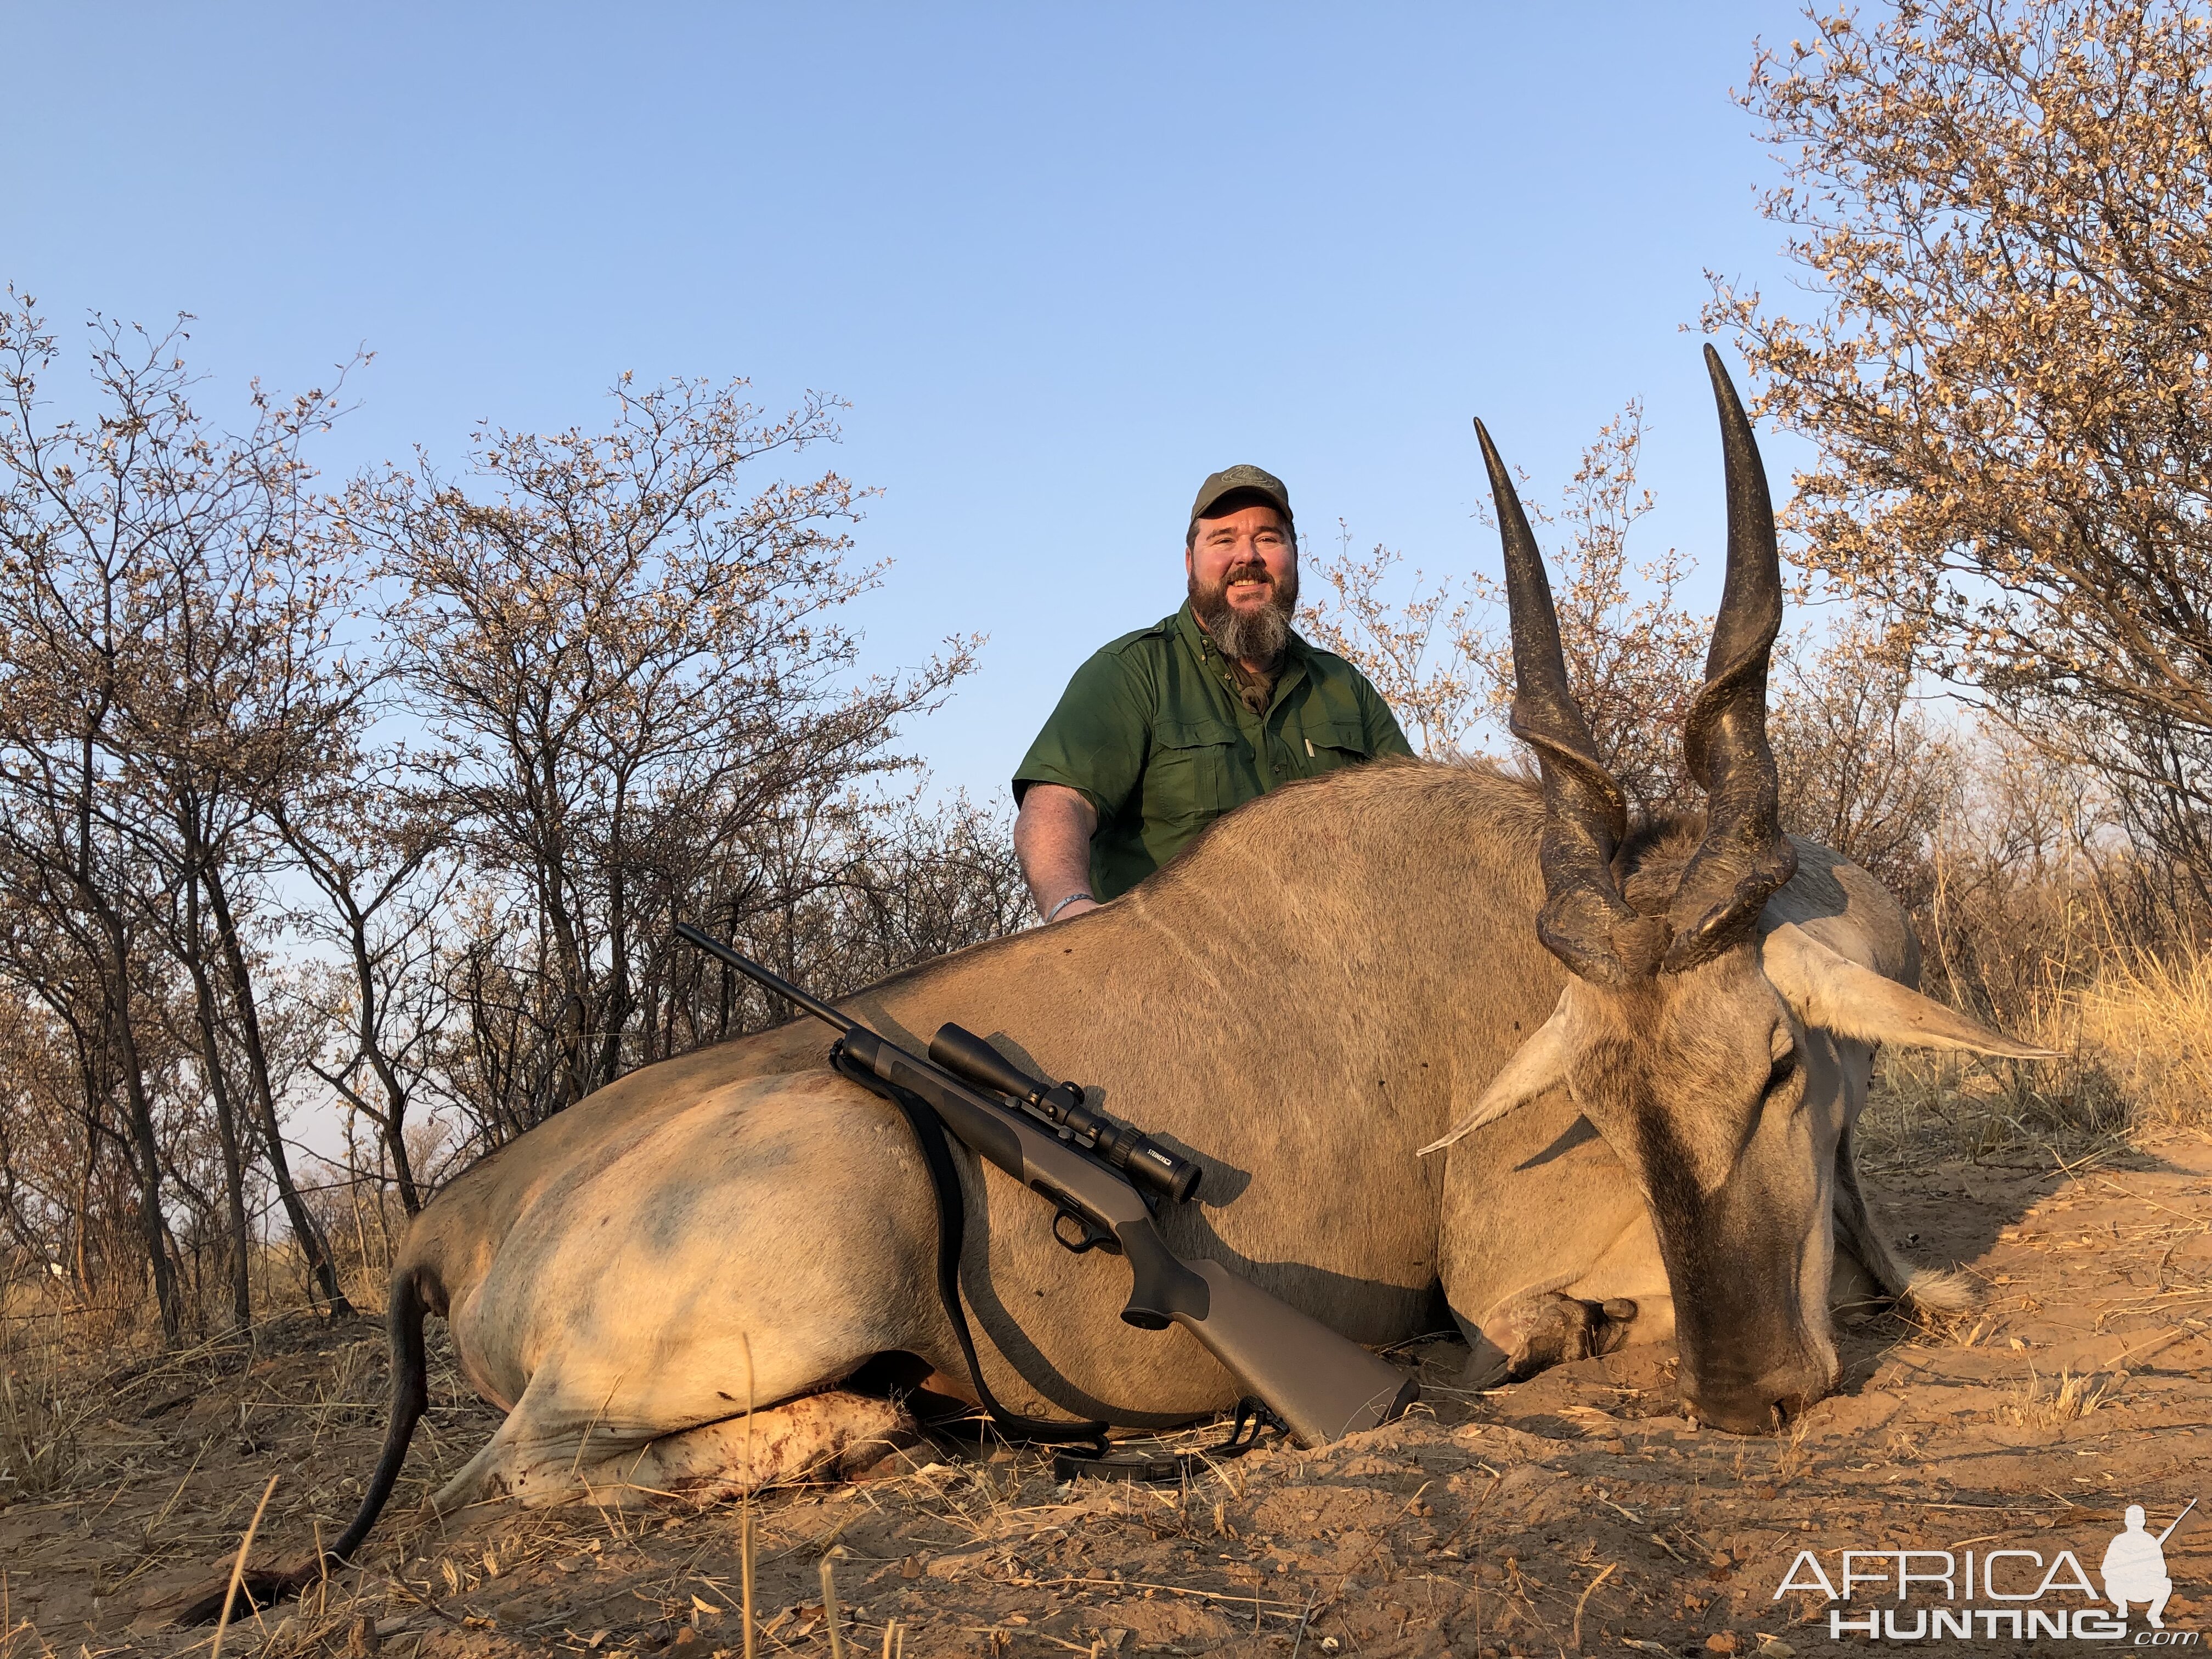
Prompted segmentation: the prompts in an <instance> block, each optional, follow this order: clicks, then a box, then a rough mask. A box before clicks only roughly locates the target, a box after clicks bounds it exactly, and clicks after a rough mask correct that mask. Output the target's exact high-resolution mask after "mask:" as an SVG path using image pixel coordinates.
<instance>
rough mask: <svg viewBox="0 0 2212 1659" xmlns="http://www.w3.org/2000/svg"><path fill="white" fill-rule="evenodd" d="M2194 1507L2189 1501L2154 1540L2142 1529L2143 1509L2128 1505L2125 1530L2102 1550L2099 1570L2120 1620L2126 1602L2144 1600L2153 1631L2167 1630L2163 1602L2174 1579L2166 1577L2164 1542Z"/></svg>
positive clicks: (2170, 1593) (2107, 1597)
mask: <svg viewBox="0 0 2212 1659" xmlns="http://www.w3.org/2000/svg"><path fill="white" fill-rule="evenodd" d="M2196 1507H2197V1500H2196V1499H2195V1498H2191V1499H2190V1500H2189V1504H2188V1506H2187V1508H2185V1509H2184V1510H2182V1511H2181V1514H2180V1515H2177V1516H2174V1517H2173V1519H2172V1521H2171V1522H2167V1524H2166V1530H2165V1531H2164V1532H2162V1533H2160V1534H2159V1535H2158V1536H2157V1537H2155V1538H2154V1537H2152V1536H2151V1535H2150V1534H2148V1533H2147V1532H2145V1531H2144V1530H2143V1507H2142V1504H2129V1505H2128V1513H2127V1527H2128V1529H2127V1530H2126V1531H2125V1532H2124V1533H2122V1534H2120V1535H2119V1536H2118V1537H2117V1538H2115V1539H2113V1540H2112V1542H2111V1543H2110V1544H2108V1545H2106V1547H2105V1561H2104V1565H2103V1567H2102V1569H2101V1571H2102V1572H2103V1574H2104V1579H2105V1599H2106V1601H2110V1602H2111V1603H2112V1605H2113V1606H2114V1607H2117V1608H2118V1609H2119V1613H2120V1617H2121V1618H2123V1619H2124V1618H2126V1617H2127V1616H2128V1603H2129V1602H2130V1601H2143V1602H2147V1603H2148V1604H2149V1605H2148V1607H2147V1608H2146V1609H2145V1611H2146V1613H2148V1617H2149V1619H2150V1627H2151V1628H2152V1629H2153V1630H2164V1629H2165V1628H2166V1619H2165V1613H2166V1598H2167V1597H2168V1596H2170V1595H2172V1594H2173V1580H2172V1579H2171V1578H2169V1577H2166V1540H2167V1539H2169V1538H2171V1537H2172V1536H2173V1529H2174V1528H2176V1527H2178V1526H2179V1525H2180V1524H2181V1522H2182V1516H2185V1515H2187V1514H2188V1513H2189V1511H2190V1510H2193V1509H2195V1508H2196Z"/></svg>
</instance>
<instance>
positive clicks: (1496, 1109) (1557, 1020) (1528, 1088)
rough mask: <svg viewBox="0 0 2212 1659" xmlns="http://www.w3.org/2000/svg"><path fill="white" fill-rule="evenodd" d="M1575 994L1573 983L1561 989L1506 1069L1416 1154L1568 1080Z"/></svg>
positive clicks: (1418, 1155)
mask: <svg viewBox="0 0 2212 1659" xmlns="http://www.w3.org/2000/svg"><path fill="white" fill-rule="evenodd" d="M1572 994H1573V987H1568V989H1567V990H1565V991H1563V992H1561V993H1560V994H1559V1006H1558V1007H1556V1008H1554V1009H1553V1010H1552V1017H1551V1018H1549V1019H1547V1020H1546V1021H1545V1022H1544V1023H1543V1024H1541V1025H1539V1026H1538V1027H1537V1028H1536V1030H1535V1031H1534V1034H1533V1035H1532V1036H1530V1037H1529V1039H1528V1041H1527V1042H1524V1043H1522V1045H1521V1046H1520V1048H1518V1049H1516V1050H1515V1052H1514V1055H1513V1058H1512V1059H1510V1060H1507V1061H1506V1062H1505V1069H1504V1071H1502V1072H1500V1073H1498V1075H1497V1076H1496V1077H1494V1078H1492V1079H1491V1080H1490V1086H1489V1087H1488V1088H1487V1089H1485V1090H1484V1091H1482V1098H1481V1099H1480V1100H1478V1101H1476V1102H1475V1103H1474V1106H1473V1107H1472V1108H1471V1109H1469V1110H1468V1113H1467V1115H1465V1116H1463V1117H1462V1118H1461V1119H1460V1121H1458V1122H1456V1123H1455V1124H1453V1125H1452V1127H1450V1128H1449V1129H1448V1130H1447V1131H1445V1133H1444V1135H1443V1139H1440V1140H1432V1141H1431V1142H1430V1143H1429V1144H1428V1145H1427V1146H1424V1147H1422V1148H1421V1150H1420V1151H1419V1152H1416V1153H1415V1154H1414V1155H1413V1156H1414V1157H1416V1158H1426V1157H1427V1156H1428V1155H1429V1154H1430V1153H1431V1152H1441V1151H1443V1148H1445V1147H1447V1146H1450V1145H1451V1144H1452V1142H1454V1141H1455V1140H1457V1139H1459V1138H1460V1137H1461V1136H1462V1135H1469V1134H1473V1133H1474V1132H1475V1131H1476V1130H1477V1129H1480V1127H1482V1126H1483V1125H1484V1124H1486V1123H1490V1122H1494V1121H1496V1120H1498V1118H1501V1117H1504V1115H1506V1113H1508V1112H1510V1111H1511V1110H1512V1109H1514V1108H1515V1107H1516V1106H1521V1105H1525V1104H1527V1103H1528V1102H1529V1101H1532V1100H1534V1099H1535V1097H1537V1096H1538V1095H1541V1094H1542V1093H1543V1092H1544V1091H1546V1090H1547V1089H1551V1088H1554V1087H1556V1086H1557V1085H1559V1084H1562V1083H1565V1081H1566V1080H1567V1058H1568V1055H1569V1054H1571V1051H1572V1045H1571V1043H1570V1042H1568V1040H1567V999H1568V997H1569V996H1571V995H1572Z"/></svg>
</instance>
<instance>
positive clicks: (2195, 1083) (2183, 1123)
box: [1863, 945, 2212, 1158]
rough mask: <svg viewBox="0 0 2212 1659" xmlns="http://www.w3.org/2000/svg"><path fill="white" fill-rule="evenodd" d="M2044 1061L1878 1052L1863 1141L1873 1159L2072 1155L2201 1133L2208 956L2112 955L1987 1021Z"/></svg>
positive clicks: (2208, 1027) (2208, 1061)
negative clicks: (2055, 1055)
mask: <svg viewBox="0 0 2212 1659" xmlns="http://www.w3.org/2000/svg"><path fill="white" fill-rule="evenodd" d="M1998 1023H1999V1024H2002V1027H2003V1029H2004V1030H2005V1031H2006V1032H2007V1033H2008V1035H2010V1036H2016V1037H2021V1038H2023V1039H2025V1040H2026V1041H2027V1042H2034V1043H2037V1044H2039V1045H2040V1046H2042V1047H2044V1048H2055V1049H2057V1050H2058V1051H2059V1052H2060V1053H2061V1054H2063V1055H2064V1056H2065V1058H2064V1059H2063V1060H2040V1061H2013V1060H1982V1059H1978V1058H1976V1057H1975V1056H1972V1055H1969V1054H1942V1053H1937V1052H1934V1051H1929V1050H1904V1049H1885V1050H1884V1051H1883V1053H1882V1054H1881V1058H1880V1060H1879V1061H1878V1063H1877V1065H1876V1067H1875V1085H1876V1086H1875V1095H1874V1098H1873V1101H1872V1103H1871V1104H1870V1105H1869V1110H1868V1112H1867V1115H1866V1118H1865V1120H1864V1129H1863V1139H1864V1142H1865V1144H1866V1146H1867V1147H1868V1149H1869V1151H1870V1152H1874V1153H1875V1155H1876V1156H1877V1157H1881V1156H1883V1155H1889V1156H1899V1155H1905V1154H1909V1153H1911V1152H1920V1151H1925V1150H1927V1149H1929V1147H1931V1146H1936V1147H1941V1148H1942V1149H1944V1150H1946V1151H1950V1152H1962V1153H1964V1154H1966V1156H1968V1157H1976V1158H1978V1157H1985V1156H1988V1155H1989V1154H1991V1153H1994V1152H2002V1151H2005V1150H2008V1149H2010V1148H2015V1147H2023V1146H2065V1147H2069V1148H2077V1149H2078V1148H2080V1147H2082V1146H2090V1145H2094V1144H2097V1143H2100V1142H2106V1143H2111V1142H2116V1141H2118V1140H2121V1139H2124V1138H2125V1137H2126V1136H2128V1135H2129V1134H2130V1133H2135V1132H2138V1131H2142V1130H2146V1129H2159V1128H2167V1127H2193V1126H2200V1125H2204V1124H2207V1123H2212V951H2208V950H2203V949H2198V948H2193V947H2184V948H2181V949H2179V950H2176V951H2171V952H2167V953H2154V952H2151V951H2144V950H2141V949H2138V948H2136V947H2134V946H2127V945H2113V946H2110V947H2107V948H2106V949H2105V950H2103V951H2100V952H2099V953H2098V954H2097V956H2096V958H2095V960H2094V963H2093V971H2092V972H2090V973H2089V974H2087V975H2085V976H2084V977H2083V978H2082V980H2081V982H2079V983H2077V984H2075V985H2071V986H2066V987H2060V986H2057V985H2052V986H2049V987H2045V988H2044V989H2042V990H2040V991H2039V992H2037V993H2036V994H2033V995H2032V996H2030V997H2027V998H2026V999H2024V1000H2022V1002H2021V1004H2020V1005H2019V1006H2016V1007H2015V1009H2013V1010H2012V1011H2010V1012H2008V1013H2007V1014H2005V1015H2003V1016H2001V1017H2000V1019H1999V1022H1998Z"/></svg>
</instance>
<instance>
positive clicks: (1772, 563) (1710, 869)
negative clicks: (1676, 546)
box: [1660, 345, 1797, 973]
mask: <svg viewBox="0 0 2212 1659" xmlns="http://www.w3.org/2000/svg"><path fill="white" fill-rule="evenodd" d="M1705 371H1706V373H1707V374H1711V376H1712V382H1713V398H1714V401H1715V402H1716V403H1717V404H1718V405H1719V407H1720V421H1721V453H1722V456H1723V459H1724V461H1725V464H1726V468H1727V482H1728V576H1727V580H1725V582H1724V583H1723V586H1722V589H1721V605H1720V611H1719V614H1718V615H1717V616H1716V617H1714V618H1713V642H1712V647H1711V650H1710V651H1709V652H1708V653H1706V657H1705V685H1704V687H1703V688H1702V689H1701V690H1699V693H1698V695H1697V698H1696V700H1695V701H1694V702H1692V703H1691V705H1690V712H1689V714H1687V715H1686V717H1685V718H1684V720H1683V722H1682V750H1683V758H1684V760H1685V761H1686V762H1687V763H1688V765H1689V770H1690V775H1691V776H1692V778H1694V779H1696V780H1697V781H1698V785H1699V787H1700V788H1702V789H1704V790H1705V798H1706V817H1705V839H1704V840H1703V841H1702V842H1699V846H1698V850H1697V852H1696V854H1693V855H1692V858H1691V860H1690V862H1689V865H1688V866H1687V867H1686V868H1685V869H1684V871H1683V872H1682V878H1681V881H1680V883H1679V884H1677V886H1676V887H1675V890H1674V902H1672V903H1671V904H1670V905H1669V906H1668V922H1669V924H1670V925H1671V927H1673V930H1674V938H1673V939H1672V940H1671V941H1670V942H1669V944H1668V946H1667V953H1666V956H1665V957H1664V958H1663V959H1662V962H1661V964H1660V965H1661V967H1662V969H1664V970H1665V971H1667V972H1669V973H1674V972H1679V971H1680V970H1681V969H1685V968H1692V967H1694V966H1696V965H1697V964H1698V963H1701V962H1705V961H1708V960H1710V959H1711V957H1715V956H1717V955H1718V954H1719V953H1720V952H1721V951H1724V950H1726V949H1727V948H1728V947H1729V945H1733V944H1735V942H1736V941H1737V940H1739V939H1745V938H1747V937H1749V935H1750V933H1751V930H1752V927H1753V925H1754V924H1755V923H1756V922H1757V921H1758V919H1759V911H1760V909H1761V908H1764V907H1765V903H1766V901H1767V899H1768V898H1769V897H1770V896H1771V895H1772V894H1773V893H1774V891H1775V890H1776V889H1777V888H1778V887H1780V886H1781V885H1782V884H1784V882H1786V881H1788V880H1789V879H1790V877H1791V876H1792V875H1794V874H1795V873H1796V869H1797V854H1796V850H1795V849H1794V848H1792V847H1791V846H1790V840H1789V837H1788V836H1784V834H1783V833H1782V826H1781V821H1780V817H1779V796H1780V787H1779V784H1778V781H1777V778H1776V775H1775V770H1774V751H1773V750H1771V749H1770V748H1769V747H1768V746H1767V742H1766V672H1767V668H1768V665H1769V664H1770V662H1771V659H1772V656H1773V652H1774V639H1775V635H1777V634H1778V633H1779V632H1780V631H1781V629H1782V561H1781V556H1780V553H1779V550H1778V548H1777V546H1776V544H1775V537H1774V503H1773V501H1772V500H1771V497H1770V496H1769V495H1768V494H1767V489H1766V468H1765V465H1763V464H1762V463H1761V462H1760V460H1759V441H1758V440H1757V439H1756V438H1755V437H1754V436H1753V434H1752V429H1751V422H1750V420H1749V419H1748V418H1747V416H1745V414H1744V412H1743V404H1742V403H1741V400H1740V399H1739V398H1737V397H1736V393H1735V383H1734V382H1733V381H1731V380H1729V374H1728V370H1727V369H1726V368H1724V367H1723V366H1722V363H1721V357H1720V353H1718V352H1717V351H1715V350H1714V349H1712V347H1711V346H1710V345H1709V346H1707V347H1706V348H1705Z"/></svg>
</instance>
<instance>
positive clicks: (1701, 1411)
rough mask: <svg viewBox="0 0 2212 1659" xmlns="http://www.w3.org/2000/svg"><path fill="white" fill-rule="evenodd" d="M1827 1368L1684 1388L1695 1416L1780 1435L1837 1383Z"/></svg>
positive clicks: (1793, 1368) (1737, 1429)
mask: <svg viewBox="0 0 2212 1659" xmlns="http://www.w3.org/2000/svg"><path fill="white" fill-rule="evenodd" d="M1833 1383H1834V1379H1833V1378H1832V1377H1831V1376H1829V1374H1828V1372H1827V1370H1826V1368H1825V1367H1822V1366H1816V1365H1813V1364H1795V1365H1790V1366H1784V1367H1780V1368H1778V1369H1776V1370H1771V1371H1769V1372H1767V1373H1766V1374H1765V1376H1759V1377H1758V1378H1755V1379H1753V1380H1750V1381H1744V1382H1734V1381H1731V1382H1725V1383H1723V1382H1715V1383H1708V1384H1705V1385H1702V1386H1701V1385H1696V1384H1692V1385H1689V1386H1686V1387H1685V1388H1684V1389H1683V1390H1682V1401H1683V1404H1684V1405H1685V1406H1686V1407H1688V1410H1689V1413H1690V1415H1691V1416H1692V1417H1694V1418H1696V1419H1698V1420H1699V1422H1701V1423H1710V1424H1711V1425H1712V1426H1713V1427H1715V1428H1717V1429H1725V1430H1727V1431H1729V1433H1730V1434H1778V1433H1779V1432H1781V1431H1782V1430H1783V1429H1784V1427H1786V1426H1787V1425H1789V1423H1790V1421H1791V1419H1795V1418H1797V1417H1801V1416H1802V1415H1803V1414H1804V1413H1805V1411H1806V1410H1807V1408H1808V1407H1811V1406H1812V1405H1813V1404H1814V1402H1816V1401H1820V1400H1821V1399H1823V1398H1824V1397H1826V1395H1827V1393H1828V1392H1829V1390H1830V1389H1831V1388H1832V1386H1833Z"/></svg>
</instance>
